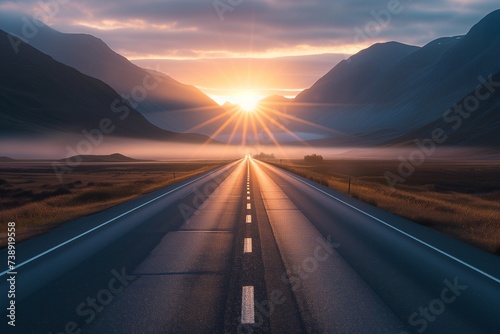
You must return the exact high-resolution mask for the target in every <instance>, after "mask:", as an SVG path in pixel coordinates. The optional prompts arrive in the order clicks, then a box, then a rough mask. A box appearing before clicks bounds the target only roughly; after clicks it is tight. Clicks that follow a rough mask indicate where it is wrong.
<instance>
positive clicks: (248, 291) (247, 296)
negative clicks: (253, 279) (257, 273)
mask: <svg viewBox="0 0 500 334" xmlns="http://www.w3.org/2000/svg"><path fill="white" fill-rule="evenodd" d="M253 293H254V292H253V286H251V285H247V286H244V287H243V289H242V292H241V323H242V324H254V323H255V308H254V296H253Z"/></svg>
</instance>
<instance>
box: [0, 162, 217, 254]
mask: <svg viewBox="0 0 500 334" xmlns="http://www.w3.org/2000/svg"><path fill="white" fill-rule="evenodd" d="M222 164H223V163H222V162H215V161H214V162H183V163H161V162H149V163H145V162H141V163H82V164H81V165H80V166H78V167H76V168H75V169H74V170H73V171H72V172H71V173H68V174H65V175H64V179H63V182H59V180H58V179H57V177H56V175H55V174H54V172H53V170H52V167H51V164H50V163H43V162H40V163H35V162H30V163H22V162H16V163H12V162H10V163H0V247H5V245H6V233H7V223H8V222H9V221H15V222H16V241H17V242H20V241H22V240H24V239H27V238H30V237H32V236H35V235H39V234H41V233H44V232H47V231H49V230H50V229H52V228H54V227H56V226H58V225H60V224H63V223H64V222H67V221H69V220H72V219H75V218H78V217H83V216H86V215H89V214H92V213H95V212H98V211H101V210H104V209H106V208H109V207H111V206H114V205H117V204H120V203H123V202H125V201H128V200H131V199H133V198H136V197H138V196H140V195H143V194H146V193H148V192H151V191H154V190H156V189H159V188H162V187H164V186H167V185H169V184H171V183H173V182H178V181H181V180H183V179H186V178H188V177H191V176H194V175H197V174H200V173H203V172H206V171H208V170H210V169H213V168H216V167H218V166H221V165H222Z"/></svg>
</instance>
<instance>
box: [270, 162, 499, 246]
mask: <svg viewBox="0 0 500 334" xmlns="http://www.w3.org/2000/svg"><path fill="white" fill-rule="evenodd" d="M274 164H276V165H277V166H280V167H282V168H284V169H287V170H289V171H291V172H293V173H296V174H299V175H301V176H304V177H307V178H309V179H312V180H314V181H316V182H319V183H321V184H324V185H327V186H329V187H330V188H333V189H335V190H338V191H341V192H343V193H347V191H348V178H349V177H351V196H353V197H355V198H357V199H360V200H362V201H364V202H366V203H369V204H371V205H374V206H377V207H379V208H381V209H384V210H387V211H390V212H392V213H394V214H397V215H399V216H402V217H405V218H407V219H409V220H412V221H414V222H416V223H419V224H422V225H425V226H428V227H430V228H432V229H434V230H437V231H439V232H442V233H445V234H448V235H451V236H453V237H455V238H458V239H461V240H463V241H465V242H468V243H470V244H473V245H476V246H477V247H480V248H483V249H484V250H486V251H489V252H491V253H495V254H497V255H500V163H499V162H497V161H493V162H492V161H453V162H452V161H449V162H446V161H429V162H426V163H425V164H424V165H422V166H420V167H418V168H417V169H416V171H415V172H414V174H413V175H411V176H410V177H408V178H407V179H406V181H405V182H404V183H399V184H398V185H396V187H395V190H393V189H392V188H390V187H389V186H388V184H387V181H386V179H385V177H384V173H385V172H386V171H390V172H393V173H396V174H397V169H398V164H399V161H372V160H370V161H369V160H362V161H348V160H335V161H324V162H322V163H316V164H306V163H305V162H304V161H303V160H292V161H283V162H282V163H281V164H280V163H279V162H275V163H274Z"/></svg>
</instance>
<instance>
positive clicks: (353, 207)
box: [287, 173, 500, 283]
mask: <svg viewBox="0 0 500 334" xmlns="http://www.w3.org/2000/svg"><path fill="white" fill-rule="evenodd" d="M287 175H288V176H290V177H291V178H294V179H295V180H297V181H299V182H301V183H304V184H306V185H308V186H309V187H311V188H313V189H316V190H318V191H319V192H321V193H323V194H325V195H327V196H328V197H331V198H333V199H335V200H336V201H338V202H340V203H342V204H345V205H347V206H348V207H350V208H352V209H354V210H356V211H358V212H360V213H362V214H364V215H366V216H368V217H370V218H372V219H374V220H376V221H378V222H379V223H382V224H384V225H386V226H387V227H390V228H391V229H393V230H395V231H397V232H399V233H401V234H403V235H405V236H407V237H408V238H410V239H413V240H415V241H417V242H418V243H421V244H422V245H424V246H427V247H429V248H430V249H432V250H434V251H436V252H438V253H440V254H442V255H444V256H446V257H448V258H450V259H452V260H454V261H456V262H458V263H460V264H462V265H464V266H466V267H467V268H469V269H472V270H474V271H476V272H478V273H480V274H482V275H484V276H486V277H488V278H489V279H491V280H493V281H495V282H497V283H500V279H499V278H496V277H495V276H492V275H490V274H488V273H487V272H485V271H483V270H481V269H479V268H476V267H474V266H473V265H471V264H469V263H467V262H465V261H462V260H460V259H459V258H457V257H455V256H453V255H451V254H448V253H446V252H445V251H443V250H441V249H439V248H437V247H434V246H432V245H431V244H428V243H427V242H425V241H423V240H420V239H419V238H416V237H414V236H413V235H411V234H409V233H406V232H405V231H403V230H400V229H399V228H397V227H395V226H392V225H391V224H389V223H386V222H385V221H383V220H382V219H379V218H377V217H375V216H373V215H371V214H369V213H367V212H364V211H363V210H361V209H358V208H357V207H355V206H354V205H351V204H349V203H347V202H345V201H343V200H341V199H340V198H337V197H335V196H333V195H331V194H329V193H327V192H326V191H323V190H321V189H319V188H317V187H315V186H313V185H311V184H309V183H307V182H305V181H302V180H301V179H299V178H297V177H296V176H294V175H291V174H288V173H287Z"/></svg>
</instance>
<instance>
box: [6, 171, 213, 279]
mask: <svg viewBox="0 0 500 334" xmlns="http://www.w3.org/2000/svg"><path fill="white" fill-rule="evenodd" d="M217 171H218V170H215V171H212V172H210V173H209V174H206V175H203V176H200V177H198V178H196V179H194V180H192V181H189V182H188V183H186V184H183V185H182V186H179V187H177V188H174V189H172V190H169V191H168V192H166V193H164V194H161V195H159V196H158V197H155V198H153V199H151V200H149V201H147V202H145V203H142V204H141V205H139V206H136V207H135V208H133V209H130V210H128V211H126V212H124V213H122V214H120V215H118V216H116V217H114V218H111V219H109V220H107V221H105V222H104V223H101V224H100V225H97V226H94V227H93V228H91V229H90V230H88V231H85V232H83V233H81V234H79V235H77V236H74V237H73V238H71V239H68V240H66V241H64V242H62V243H60V244H59V245H57V246H54V247H52V248H49V249H47V250H46V251H44V252H42V253H40V254H38V255H35V256H33V257H32V258H30V259H28V260H26V261H23V262H21V263H19V264H18V265H16V269H17V268H20V267H22V266H24V265H26V264H28V263H30V262H32V261H34V260H36V259H38V258H40V257H42V256H44V255H47V254H49V253H51V252H53V251H55V250H56V249H59V248H61V247H63V246H65V245H67V244H69V243H71V242H73V241H75V240H77V239H80V238H81V237H83V236H84V235H87V234H89V233H91V232H93V231H95V230H98V229H100V228H101V227H103V226H106V225H108V224H109V223H111V222H113V221H115V220H117V219H119V218H121V217H123V216H126V215H128V214H129V213H131V212H134V211H136V210H138V209H140V208H142V207H144V206H146V205H148V204H150V203H152V202H154V201H156V200H158V199H160V198H162V197H165V196H167V195H169V194H171V193H173V192H174V191H177V190H179V189H181V188H184V187H186V186H188V185H190V184H192V183H194V182H196V181H199V180H201V179H203V178H205V177H207V176H209V175H212V174H214V173H216V172H217ZM8 272H10V270H9V269H7V270H5V271H2V272H1V273H0V276H3V275H5V274H7V273H8Z"/></svg>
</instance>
